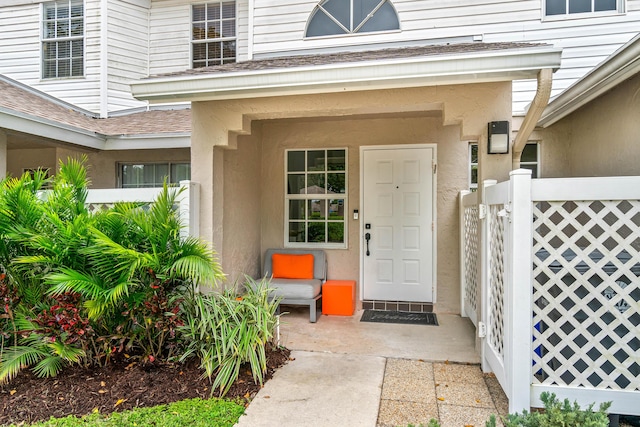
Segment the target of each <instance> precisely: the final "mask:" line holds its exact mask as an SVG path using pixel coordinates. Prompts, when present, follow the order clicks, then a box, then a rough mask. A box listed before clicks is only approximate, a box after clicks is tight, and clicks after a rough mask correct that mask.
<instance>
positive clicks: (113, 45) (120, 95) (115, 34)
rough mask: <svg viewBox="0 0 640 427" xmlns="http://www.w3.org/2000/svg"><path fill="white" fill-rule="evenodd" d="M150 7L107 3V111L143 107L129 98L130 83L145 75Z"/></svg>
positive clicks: (147, 5)
mask: <svg viewBox="0 0 640 427" xmlns="http://www.w3.org/2000/svg"><path fill="white" fill-rule="evenodd" d="M149 6H150V5H149V4H146V5H145V4H132V3H129V2H127V1H122V0H111V1H110V2H109V4H108V8H109V11H108V13H109V19H108V25H109V26H108V49H107V53H108V54H107V60H108V70H109V71H108V82H107V88H108V92H107V93H108V109H109V111H117V110H122V109H127V108H135V107H140V106H144V105H146V103H144V102H141V101H138V100H136V99H134V98H133V96H131V89H130V87H129V83H130V82H131V80H138V79H140V78H143V77H146V76H147V75H148V69H147V67H148V64H149Z"/></svg>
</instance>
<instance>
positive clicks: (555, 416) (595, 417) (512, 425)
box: [486, 392, 611, 427]
mask: <svg viewBox="0 0 640 427" xmlns="http://www.w3.org/2000/svg"><path fill="white" fill-rule="evenodd" d="M540 400H542V403H543V404H544V410H542V411H540V412H527V411H526V410H525V411H522V413H521V414H520V413H516V414H509V415H507V416H506V417H503V420H502V421H503V423H504V426H505V427H607V426H608V425H609V417H608V416H607V412H606V411H607V409H608V408H609V407H610V406H611V402H606V403H602V404H601V405H600V408H599V409H598V411H595V412H594V410H593V406H594V405H593V404H591V405H589V406H588V407H587V409H584V410H582V409H580V405H578V403H577V402H574V403H573V404H571V403H570V402H569V399H565V400H564V401H563V402H560V401H559V400H558V399H557V398H556V395H555V394H554V393H547V392H543V393H542V394H541V395H540ZM486 426H487V427H495V426H496V419H495V416H492V417H491V419H490V420H489V421H488V422H487V424H486Z"/></svg>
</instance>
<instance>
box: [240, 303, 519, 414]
mask: <svg viewBox="0 0 640 427" xmlns="http://www.w3.org/2000/svg"><path fill="white" fill-rule="evenodd" d="M282 311H283V312H285V313H287V314H285V315H283V316H282V318H281V326H280V343H281V344H282V345H284V346H285V347H287V348H289V349H291V350H293V352H292V356H293V358H294V359H295V360H293V361H292V362H290V365H291V366H289V365H287V366H285V369H288V371H287V372H284V371H283V372H281V374H282V375H283V377H284V376H287V375H294V378H296V379H290V380H289V381H291V382H294V383H296V384H304V383H306V382H307V381H308V379H307V377H308V372H309V371H310V370H313V366H314V365H315V364H317V365H318V370H319V371H320V372H322V375H320V376H316V377H314V378H315V379H314V384H315V385H314V386H313V387H318V388H317V389H316V390H320V389H322V387H326V389H327V390H331V392H330V393H329V395H330V396H331V397H330V399H331V403H328V402H329V400H328V401H327V403H326V406H327V407H324V406H325V403H323V402H324V400H323V399H324V397H323V396H322V394H323V393H312V395H313V396H314V397H313V400H314V405H313V406H314V407H316V408H317V412H315V413H314V415H312V417H311V418H310V419H308V420H306V421H305V420H303V419H300V418H295V417H294V418H293V419H292V422H291V423H290V424H287V422H286V421H283V419H282V418H280V419H279V420H278V422H277V423H274V424H270V423H269V422H268V421H267V422H264V420H265V419H268V417H266V418H264V417H263V418H261V419H262V420H263V421H262V422H261V423H258V422H257V421H256V417H253V418H252V417H251V415H252V408H251V406H250V407H249V410H248V414H249V419H250V420H251V421H252V422H250V423H246V424H243V423H241V425H274V426H275V425H279V426H283V425H292V426H294V425H313V426H325V425H327V426H329V425H332V426H334V425H345V426H346V425H362V426H377V427H397V426H401V427H406V426H408V425H410V424H412V425H421V424H422V425H424V426H426V425H427V424H428V423H429V420H430V419H431V418H435V419H437V420H439V421H440V423H441V425H442V426H443V427H454V426H455V427H464V426H469V425H475V426H483V425H484V423H485V421H487V420H488V419H489V416H490V415H491V414H499V415H505V414H506V413H507V411H508V401H507V398H506V396H505V395H504V393H503V391H502V389H501V387H500V385H499V384H498V382H497V380H496V379H495V377H493V376H491V375H483V373H482V372H481V369H480V366H479V363H480V357H479V355H478V354H477V353H476V351H475V348H474V342H475V337H474V334H475V328H474V326H473V324H472V323H471V322H470V321H469V320H468V319H465V318H461V317H460V316H457V315H448V314H438V315H437V316H438V323H439V326H424V325H398V324H383V323H368V322H360V317H361V316H362V313H363V312H362V311H358V312H356V313H355V315H354V316H351V317H347V316H319V317H318V322H317V323H310V322H309V311H308V309H307V310H305V309H304V308H298V307H283V310H282ZM314 354H315V355H318V356H313V355H314ZM322 355H324V356H322ZM318 358H324V359H323V360H324V361H323V362H320V361H319V360H321V359H318ZM327 358H330V359H328V360H327ZM312 360H313V361H314V362H311V361H312ZM300 366H305V368H304V369H301V372H300V373H299V376H297V377H296V376H295V373H294V372H295V371H296V369H297V367H300ZM276 377H277V376H276ZM280 378H282V377H280ZM350 382H354V383H357V387H354V388H353V389H351V388H349V383H350ZM272 386H274V387H272V388H269V384H267V390H265V392H266V393H265V394H266V395H268V397H269V399H268V400H269V403H268V404H269V405H275V406H278V404H277V403H276V402H277V401H278V391H277V390H276V387H275V386H276V383H275V382H274V383H273V384H272ZM261 394H262V392H261V393H260V394H259V395H258V396H257V398H256V404H257V406H258V408H255V407H254V409H255V410H257V412H258V413H260V412H261V411H260V409H259V408H260V404H261V403H266V402H261V397H263V396H264V394H263V395H261ZM296 397H299V394H298V393H296ZM280 398H281V399H282V400H281V401H280V404H283V403H282V402H288V401H289V400H290V399H291V398H292V396H291V395H287V394H286V392H285V395H283V396H280ZM336 402H352V403H351V407H350V408H351V409H348V410H347V409H346V408H343V409H345V410H340V411H339V412H340V417H341V418H339V420H340V421H337V420H336V419H331V420H329V419H327V418H326V414H327V413H333V412H336V410H337V408H336V406H335V405H336ZM343 404H344V403H343ZM252 405H254V404H253V403H252ZM347 407H349V405H348V403H347ZM271 408H272V410H276V411H277V412H280V411H278V410H277V409H276V408H275V407H274V406H271ZM312 412H313V410H312ZM253 415H254V416H255V415H256V412H253ZM305 416H306V415H305ZM283 422H284V424H283ZM254 423H255V424H254ZM300 423H302V424H300ZM336 423H337V424H336ZM498 424H499V425H501V423H500V422H498Z"/></svg>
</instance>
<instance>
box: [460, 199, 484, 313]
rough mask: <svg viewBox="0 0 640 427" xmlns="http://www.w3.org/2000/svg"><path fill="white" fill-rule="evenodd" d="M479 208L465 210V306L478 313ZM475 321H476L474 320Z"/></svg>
mask: <svg viewBox="0 0 640 427" xmlns="http://www.w3.org/2000/svg"><path fill="white" fill-rule="evenodd" d="M478 217H479V215H478V206H469V207H467V208H466V209H465V210H464V231H463V232H464V267H465V269H464V281H465V286H466V288H465V305H467V306H468V307H470V308H471V310H473V312H474V313H478V287H479V280H478V258H479V256H480V255H479V253H478V245H479V242H478V222H479V219H478ZM474 320H475V319H474Z"/></svg>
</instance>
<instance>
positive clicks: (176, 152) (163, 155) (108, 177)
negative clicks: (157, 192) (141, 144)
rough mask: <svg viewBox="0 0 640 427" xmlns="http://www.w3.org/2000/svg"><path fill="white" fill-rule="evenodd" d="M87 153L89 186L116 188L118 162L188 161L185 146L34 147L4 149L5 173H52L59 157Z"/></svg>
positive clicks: (188, 153)
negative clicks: (120, 148) (96, 149)
mask: <svg viewBox="0 0 640 427" xmlns="http://www.w3.org/2000/svg"><path fill="white" fill-rule="evenodd" d="M83 155H86V156H87V160H88V161H87V164H88V165H89V166H88V168H87V177H88V178H89V180H90V181H91V188H116V187H117V171H118V166H117V165H118V163H119V162H144V163H152V162H189V161H190V160H191V157H190V150H189V149H188V148H176V149H158V150H127V151H102V152H91V153H87V152H84V151H76V150H72V149H67V148H55V147H52V148H38V149H11V150H7V174H9V175H11V176H20V175H22V173H23V171H24V170H25V169H36V168H39V167H41V168H43V169H50V170H51V171H52V175H53V174H55V171H56V170H57V169H58V165H59V162H60V161H63V162H65V161H67V159H68V158H78V159H79V158H81V156H83Z"/></svg>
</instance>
